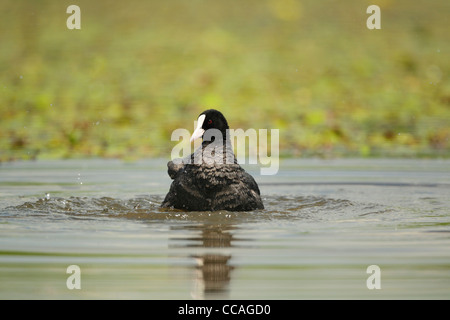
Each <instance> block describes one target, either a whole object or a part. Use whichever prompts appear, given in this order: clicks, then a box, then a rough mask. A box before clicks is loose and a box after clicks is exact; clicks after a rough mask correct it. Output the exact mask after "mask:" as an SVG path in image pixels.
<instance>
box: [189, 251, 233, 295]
mask: <svg viewBox="0 0 450 320" xmlns="http://www.w3.org/2000/svg"><path fill="white" fill-rule="evenodd" d="M193 257H194V258H195V260H196V261H197V266H196V277H195V279H194V290H192V292H191V294H192V296H193V298H196V299H199V298H200V299H204V298H206V299H208V298H214V299H217V298H226V296H227V295H228V285H229V283H230V279H231V276H230V273H231V270H233V269H234V267H233V266H230V265H228V260H230V259H231V256H230V255H220V254H205V255H199V256H193Z"/></svg>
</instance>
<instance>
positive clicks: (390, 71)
mask: <svg viewBox="0 0 450 320" xmlns="http://www.w3.org/2000/svg"><path fill="white" fill-rule="evenodd" d="M71 4H76V5H78V6H80V8H81V30H69V29H67V27H66V20H67V18H68V17H69V14H67V13H66V8H67V7H68V6H69V5H71ZM370 4H377V5H379V6H380V8H381V27H382V29H381V30H369V29H367V27H366V20H367V18H368V17H369V15H368V14H367V13H366V8H367V7H368V6H369V5H370ZM449 9H450V2H449V1H442V0H430V1H424V0H420V1H407V0H401V1H400V0H396V1H394V0H382V1H381V0H373V1H350V0H345V1H333V0H323V1H312V0H308V1H306V0H305V1H296V0H244V1H237V0H229V1H219V0H216V1H211V0H189V1H187V0H167V1H137V0H129V1H125V2H124V1H78V0H71V1H65V0H64V1H44V0H42V1H35V0H19V1H17V0H2V1H1V2H0V116H1V119H0V161H5V160H14V159H34V158H67V157H120V158H125V159H135V158H140V157H152V156H164V157H169V155H170V151H171V149H172V148H173V146H174V145H175V144H176V143H177V142H172V141H171V140H170V137H171V133H172V131H173V130H174V129H176V128H187V129H189V130H190V131H191V132H192V130H193V125H194V122H193V121H194V120H195V119H196V118H197V116H198V114H199V113H200V112H201V111H203V110H204V109H207V108H217V109H219V110H221V111H222V112H223V113H224V114H225V116H226V117H227V119H228V120H229V123H230V125H231V126H232V127H233V128H243V129H244V130H245V129H247V128H256V129H258V128H266V129H280V153H281V155H283V156H303V157H306V156H331V157H334V156H386V157H390V156H411V157H412V156H434V157H436V156H440V157H443V156H445V157H446V156H448V155H449V154H450V141H449V138H450V81H449V77H448V75H449V69H450V68H449V67H450V59H449V51H450V34H449V30H450V28H449V26H450V22H449V21H450V20H449V19H448V14H449V12H450V10H449Z"/></svg>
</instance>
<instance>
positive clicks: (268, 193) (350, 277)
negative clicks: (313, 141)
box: [0, 159, 450, 299]
mask: <svg viewBox="0 0 450 320" xmlns="http://www.w3.org/2000/svg"><path fill="white" fill-rule="evenodd" d="M247 169H248V170H249V171H250V172H251V173H252V174H253V175H254V176H255V178H256V180H257V181H258V183H259V184H260V189H261V193H262V195H263V199H264V203H265V206H266V209H265V210H259V211H254V212H240V213H237V212H226V211H223V212H214V213H212V212H183V211H177V210H168V209H164V210H163V209H160V208H159V205H160V203H161V201H162V200H163V197H164V195H165V193H166V192H167V191H168V188H169V185H170V182H171V181H170V179H169V177H168V176H167V173H166V160H148V161H138V162H133V163H126V162H122V161H116V160H70V161H38V162H16V163H3V164H1V165H0V298H1V299H25V298H26V299H35V298H36V299H37V298H39V299H56V298H58V299H80V298H81V299H112V298H114V299H117V298H119V299H228V298H230V299H316V298H319V299H349V298H356V299H416V298H425V299H428V298H433V299H448V298H450V250H449V245H450V197H449V195H450V161H444V160H382V159H378V160H285V161H283V162H281V165H280V171H279V173H278V174H277V175H276V176H260V175H258V173H259V170H258V168H253V167H249V168H247ZM70 265H77V266H79V268H80V271H81V275H80V278H79V280H80V281H81V282H80V283H81V289H73V290H69V289H68V287H67V283H66V282H67V279H68V278H69V276H71V274H70V273H67V268H68V267H69V266H70ZM370 265H377V266H378V267H379V268H380V274H379V277H378V278H377V279H375V280H373V279H372V278H371V280H370V281H369V284H370V283H379V284H380V285H381V289H368V286H367V280H368V278H369V277H370V276H372V274H371V273H367V268H368V267H369V266H370ZM374 276H375V275H374Z"/></svg>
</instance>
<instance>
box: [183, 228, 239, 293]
mask: <svg viewBox="0 0 450 320" xmlns="http://www.w3.org/2000/svg"><path fill="white" fill-rule="evenodd" d="M182 228H183V229H188V230H194V231H201V232H200V234H199V236H198V237H189V238H188V239H187V240H189V242H188V243H187V244H185V245H183V247H186V248H230V247H232V241H233V240H234V239H233V235H232V234H231V233H230V230H233V229H234V227H232V226H229V225H228V226H226V225H225V226H224V225H216V224H214V225H196V226H192V225H191V226H182ZM175 239H178V240H183V239H180V238H174V240H175ZM184 240H186V238H184ZM190 257H192V258H194V259H195V261H196V266H195V273H194V279H193V280H194V287H193V288H192V290H191V295H192V297H193V298H194V299H211V298H212V299H221V298H222V299H225V298H227V296H228V286H229V283H230V279H231V271H232V270H233V269H234V267H233V266H231V265H229V264H228V263H229V260H230V259H231V255H226V254H221V253H211V252H208V253H205V254H192V255H190Z"/></svg>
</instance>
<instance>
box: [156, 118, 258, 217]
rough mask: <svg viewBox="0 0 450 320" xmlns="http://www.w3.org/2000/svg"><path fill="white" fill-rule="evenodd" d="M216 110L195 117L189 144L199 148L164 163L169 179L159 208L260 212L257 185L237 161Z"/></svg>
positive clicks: (224, 122)
mask: <svg viewBox="0 0 450 320" xmlns="http://www.w3.org/2000/svg"><path fill="white" fill-rule="evenodd" d="M227 129H229V127H228V123H227V120H226V119H225V117H224V116H223V115H222V113H221V112H220V111H217V110H214V109H209V110H206V111H204V112H202V113H201V114H200V115H199V117H198V122H197V128H196V129H195V131H194V133H193V134H192V137H191V142H192V141H193V140H195V139H197V138H202V139H203V142H202V145H201V147H200V148H198V149H197V150H195V151H194V153H192V154H191V155H190V156H188V157H186V158H183V159H174V160H173V161H169V162H168V163H167V167H168V173H169V176H170V177H171V178H172V179H173V182H172V184H171V186H170V190H169V192H168V193H167V195H166V197H165V199H164V201H163V203H162V205H161V207H163V208H176V209H184V210H189V211H216V210H229V211H250V210H256V209H264V205H263V203H262V200H261V196H260V191H259V187H258V184H257V183H256V181H255V179H253V177H252V176H251V175H250V174H248V173H247V172H246V171H245V170H244V169H243V168H242V167H241V166H240V165H239V164H238V162H237V160H236V157H235V155H234V153H233V149H232V146H231V141H230V136H229V133H228V130H227Z"/></svg>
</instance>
